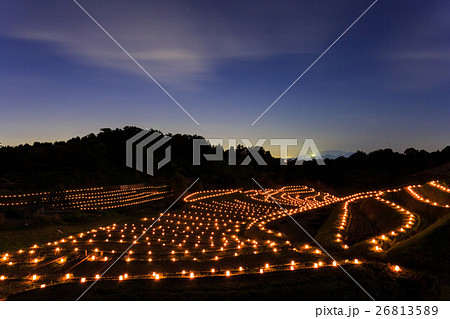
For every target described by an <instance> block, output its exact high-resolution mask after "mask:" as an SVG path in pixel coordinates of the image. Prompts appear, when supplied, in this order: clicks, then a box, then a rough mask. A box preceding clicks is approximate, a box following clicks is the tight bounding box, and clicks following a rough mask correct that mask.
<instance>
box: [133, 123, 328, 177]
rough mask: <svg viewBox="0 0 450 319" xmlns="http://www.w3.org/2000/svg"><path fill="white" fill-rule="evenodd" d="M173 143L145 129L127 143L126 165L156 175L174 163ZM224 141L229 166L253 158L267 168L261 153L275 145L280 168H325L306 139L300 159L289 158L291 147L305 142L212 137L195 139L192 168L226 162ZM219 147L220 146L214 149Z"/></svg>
mask: <svg viewBox="0 0 450 319" xmlns="http://www.w3.org/2000/svg"><path fill="white" fill-rule="evenodd" d="M170 140H171V137H170V136H166V135H163V134H162V133H160V132H155V131H149V130H143V131H141V132H139V133H138V134H136V135H135V136H133V137H132V138H130V139H129V140H127V142H126V165H127V166H128V167H131V168H134V169H136V170H138V171H141V172H144V173H147V174H149V175H154V173H155V170H156V169H160V168H162V167H163V166H164V165H166V164H167V163H169V162H170V161H171V145H169V144H170V143H169V142H170ZM224 142H227V144H228V152H227V159H228V161H227V163H228V165H231V166H233V165H242V166H245V165H249V164H250V162H251V161H252V159H253V160H254V161H255V162H256V163H257V165H267V163H266V161H265V160H264V159H263V157H262V156H261V154H260V152H259V151H260V150H261V148H263V147H265V146H266V147H267V146H268V145H270V146H271V149H272V150H273V148H274V147H277V148H278V149H279V154H280V165H287V164H288V160H291V161H295V163H294V165H302V164H303V162H304V161H311V160H313V159H314V160H316V162H317V164H318V165H325V161H324V160H323V158H322V156H321V154H320V151H319V149H318V148H317V146H316V144H315V143H314V140H313V139H305V140H303V144H302V147H301V149H300V152H299V154H298V156H297V157H294V158H290V159H289V157H288V150H289V147H295V146H298V145H300V144H301V141H300V140H299V139H296V138H271V139H267V138H260V139H258V141H257V142H256V143H255V144H252V142H251V141H250V140H249V139H248V138H240V139H238V138H228V139H222V138H212V139H203V138H197V139H193V140H192V165H195V166H198V165H201V162H202V161H201V160H202V158H204V159H205V160H206V161H223V160H224V157H225V156H224V154H225V151H224V149H223V145H224ZM213 145H216V146H213ZM238 145H242V146H243V147H245V148H246V150H247V151H248V152H247V156H246V157H245V158H244V160H242V161H241V162H239V163H238V162H237V154H236V153H237V152H236V150H237V149H238ZM162 147H165V149H164V154H165V155H164V157H163V158H162V159H160V160H159V161H158V162H157V163H156V160H155V156H154V154H155V152H156V150H158V149H160V148H162ZM207 148H208V150H211V148H212V149H214V150H215V153H213V154H210V153H204V150H205V149H207Z"/></svg>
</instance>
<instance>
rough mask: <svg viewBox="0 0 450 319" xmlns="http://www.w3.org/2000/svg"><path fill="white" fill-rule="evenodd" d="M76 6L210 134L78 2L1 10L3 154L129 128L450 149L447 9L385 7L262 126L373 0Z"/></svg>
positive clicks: (391, 2) (383, 0)
mask: <svg viewBox="0 0 450 319" xmlns="http://www.w3.org/2000/svg"><path fill="white" fill-rule="evenodd" d="M78 2H79V3H80V5H82V6H83V7H84V8H85V9H86V10H87V11H88V12H89V13H90V14H91V15H92V16H93V17H94V18H95V19H97V21H98V22H99V23H100V24H101V25H102V26H103V27H104V28H105V29H106V30H107V31H108V32H109V33H110V34H111V35H112V36H113V37H114V38H115V39H116V40H117V41H118V42H119V43H120V44H121V45H122V46H123V47H124V48H125V49H126V50H127V51H128V52H129V53H130V54H131V55H132V56H133V57H134V58H135V59H136V60H137V61H138V62H139V63H141V64H142V66H143V67H144V68H145V69H146V70H147V71H148V72H149V73H150V74H151V75H152V76H154V77H155V79H157V80H158V81H159V82H160V83H161V85H162V86H163V87H164V88H165V89H166V90H167V91H168V92H169V93H170V94H171V95H172V96H173V97H174V98H175V99H176V100H178V102H179V103H180V104H181V105H182V106H183V107H185V108H186V110H187V111H188V112H189V113H190V114H191V115H192V116H193V117H194V118H195V119H196V120H197V121H198V123H199V124H200V125H199V126H198V125H197V124H196V123H195V122H194V121H193V120H192V119H190V118H189V117H188V116H187V115H186V114H185V113H184V112H183V111H181V110H180V109H179V107H178V106H177V105H176V104H175V103H174V102H173V101H172V100H171V99H170V98H169V97H168V96H167V95H166V94H165V93H164V92H163V91H162V90H161V89H160V88H159V87H158V86H157V85H156V84H155V83H154V82H153V81H152V80H151V79H150V78H149V77H148V76H147V75H145V73H144V72H143V71H142V70H140V69H139V67H138V66H137V65H136V64H135V63H133V61H132V60H131V59H130V58H129V57H128V56H127V55H126V54H125V53H124V52H123V51H122V50H121V49H120V48H119V47H118V46H117V45H116V44H115V43H114V42H113V41H112V40H111V39H110V38H109V37H108V36H107V35H106V34H105V33H104V32H103V31H102V30H101V29H100V28H99V27H98V26H97V25H96V24H95V23H94V22H93V21H92V20H90V18H89V17H88V16H87V15H86V14H85V13H84V12H83V11H82V10H81V9H80V7H78V6H77V5H76V3H75V2H74V1H72V0H54V1H35V0H27V1H20V0H14V1H2V2H1V3H0V97H1V102H0V142H1V143H2V144H3V145H17V144H21V143H33V142H34V141H56V140H66V139H69V138H71V137H74V136H83V135H86V134H88V133H91V132H94V133H97V132H98V131H99V129H100V128H102V127H111V128H116V127H124V126H126V125H132V126H139V127H143V128H154V129H159V130H161V131H163V132H165V133H167V132H171V133H188V134H200V135H203V136H205V137H209V138H216V137H223V138H228V137H237V138H241V137H243V138H258V137H266V138H282V137H286V138H299V139H305V138H313V139H314V141H315V142H316V144H317V146H318V147H319V150H343V151H356V150H364V151H371V150H375V149H378V148H393V149H394V150H397V151H403V150H404V149H405V148H407V147H416V148H419V149H426V150H429V151H431V150H436V149H442V148H443V147H445V146H446V145H449V144H450V129H449V128H450V105H449V98H450V90H449V87H450V19H449V17H450V2H449V1H448V0H433V1H429V0H420V1H415V0H379V1H378V2H377V3H376V4H375V5H374V6H373V7H372V8H371V9H370V10H369V11H368V12H367V14H366V15H365V16H364V17H362V18H361V20H360V21H358V22H357V23H356V24H355V25H354V27H353V28H351V29H350V30H349V31H348V33H346V34H345V35H344V36H343V37H342V38H341V39H340V41H338V42H337V43H336V44H335V45H334V46H333V47H332V48H331V49H330V50H329V51H328V53H327V54H326V55H325V56H323V58H322V59H321V60H320V61H318V62H317V64H316V65H314V67H312V68H311V69H310V70H309V72H308V73H307V74H306V75H305V76H304V77H303V78H302V79H301V80H300V81H298V82H297V83H296V85H295V86H293V87H292V88H291V90H290V91H288V92H287V93H286V95H284V96H283V97H282V98H281V99H280V100H279V102H278V103H276V104H275V105H274V106H273V107H272V108H271V109H270V110H269V111H268V112H267V113H266V114H265V115H264V116H263V117H262V118H261V119H260V120H259V121H258V122H257V123H256V124H255V125H253V126H252V125H251V124H252V123H253V122H254V121H255V120H256V118H257V117H258V116H259V115H260V114H261V113H262V112H263V111H264V110H265V109H266V108H267V107H268V106H269V105H270V104H271V103H272V102H273V101H274V100H275V99H276V98H277V97H278V96H279V95H280V94H281V93H282V92H283V91H284V90H285V89H286V88H287V87H288V86H289V85H290V84H291V83H292V82H293V81H294V80H295V79H296V78H297V77H298V76H299V75H300V74H301V73H302V72H303V71H304V70H305V69H306V68H307V67H308V66H309V65H310V64H311V63H312V62H313V61H314V60H315V59H316V58H317V57H318V56H319V55H320V54H321V53H322V52H323V51H324V50H325V49H326V48H327V47H328V46H329V45H330V44H331V43H332V42H333V41H334V40H336V38H337V37H338V36H339V35H340V34H341V33H342V32H344V30H345V29H346V28H347V27H348V26H349V25H350V24H351V23H352V22H353V21H354V20H355V19H356V18H357V17H358V16H359V15H360V14H361V13H362V12H363V11H364V10H366V9H367V7H369V5H370V4H371V3H372V2H373V0H369V1H366V0H353V1H346V0H327V1H325V0H309V1H299V0H297V1H143V0H142V1H111V0H108V1H87V0H79V1H78ZM296 152H297V153H298V149H297V150H296V149H295V148H292V154H290V155H294V154H295V153H296ZM274 155H277V154H276V151H275V152H274Z"/></svg>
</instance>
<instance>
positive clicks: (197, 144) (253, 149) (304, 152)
mask: <svg viewBox="0 0 450 319" xmlns="http://www.w3.org/2000/svg"><path fill="white" fill-rule="evenodd" d="M236 141H237V139H228V146H229V152H228V165H237V164H236V151H235V150H236V144H237V142H236ZM266 141H267V139H264V138H261V139H259V140H258V141H257V142H256V144H254V145H253V144H252V143H251V142H250V140H249V139H246V138H242V139H241V142H242V144H243V145H244V146H245V147H246V148H247V150H248V153H249V154H248V155H247V157H246V158H245V159H244V160H243V161H242V163H240V165H244V166H245V165H248V164H249V163H250V162H251V160H252V158H253V159H254V160H255V161H256V163H257V164H258V165H267V163H266V162H265V161H264V159H263V158H262V156H261V154H260V153H259V150H260V149H261V147H263V145H264V144H265V143H266ZM223 142H224V140H223V139H220V138H216V139H209V140H208V141H206V140H204V139H194V140H193V165H200V162H201V156H202V152H201V146H210V145H218V146H217V147H216V149H215V154H203V157H204V158H205V159H206V160H207V161H223V155H224V151H223V147H222V146H221V145H223ZM269 143H270V145H271V146H278V147H279V149H280V165H287V160H288V147H289V146H297V145H298V140H297V139H296V138H272V139H270V141H269ZM313 159H314V160H316V162H317V164H318V165H325V161H324V160H323V158H322V155H321V154H320V152H319V149H318V148H317V146H316V144H315V143H314V140H313V139H310V138H309V139H305V141H304V142H303V145H302V148H301V150H300V153H299V154H298V156H297V158H296V159H295V165H302V164H303V162H304V161H311V160H313Z"/></svg>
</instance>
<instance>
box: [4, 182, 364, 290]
mask: <svg viewBox="0 0 450 319" xmlns="http://www.w3.org/2000/svg"><path fill="white" fill-rule="evenodd" d="M270 194H271V196H273V197H274V198H276V200H277V201H279V202H280V203H282V204H283V205H284V206H285V208H286V209H287V211H288V212H289V214H292V215H295V214H300V213H310V212H309V211H310V210H312V209H315V208H318V207H322V206H324V205H329V204H331V203H335V202H338V201H340V200H341V199H340V198H337V197H334V196H332V195H330V194H327V193H320V192H316V191H315V190H314V189H308V188H306V187H283V188H281V189H278V190H271V193H270ZM184 201H185V202H186V203H187V206H186V208H185V209H184V210H173V211H169V212H168V213H166V214H165V215H164V216H161V218H160V219H159V220H158V221H157V222H156V223H155V224H154V226H153V227H152V228H150V229H149V226H150V225H152V224H153V223H154V221H155V219H156V217H152V218H144V219H142V220H140V221H139V222H136V223H131V224H124V225H117V224H113V225H110V226H106V227H99V228H97V229H92V230H90V231H87V232H84V233H79V234H77V235H71V236H68V237H65V238H62V239H60V240H58V241H54V242H49V243H46V244H36V245H34V246H33V247H30V248H28V249H22V250H20V251H18V252H15V253H8V254H4V255H3V256H2V259H1V261H2V264H1V265H0V275H1V276H2V277H0V280H22V281H26V282H28V283H29V284H30V283H31V284H30V286H33V287H37V286H40V285H45V287H48V286H49V285H52V284H57V283H61V282H71V281H76V282H81V283H85V282H88V281H92V280H95V279H96V278H98V277H99V275H100V274H101V273H102V272H103V271H104V270H105V269H107V268H108V267H109V266H110V265H111V264H112V263H113V262H114V261H115V260H116V259H117V258H119V256H120V255H121V254H122V252H123V251H125V250H126V249H127V247H129V245H130V244H134V246H133V247H132V249H131V250H129V251H128V252H127V253H126V254H125V255H124V256H123V258H121V259H120V260H119V261H117V263H116V264H115V265H114V267H112V268H111V269H110V270H109V271H108V273H107V274H106V275H105V277H104V278H105V279H109V280H119V281H122V280H126V279H137V278H139V279H161V278H165V277H184V278H195V277H199V276H232V275H236V274H248V273H259V274H263V273H265V272H270V271H279V270H296V269H304V268H319V267H324V266H331V267H333V266H337V263H336V262H332V260H331V259H330V258H329V257H328V256H326V255H325V254H324V253H323V252H322V251H321V250H320V249H318V248H317V247H314V245H312V244H311V243H304V244H302V245H301V246H297V247H294V246H293V245H292V244H291V243H290V241H289V240H287V238H286V236H285V235H284V234H282V233H279V232H274V231H272V230H270V229H269V228H270V227H267V225H268V223H270V222H272V221H275V220H277V219H280V218H283V217H287V215H286V213H285V212H284V211H283V210H281V209H280V208H279V207H278V206H277V205H276V204H275V203H274V202H273V200H272V199H271V198H270V197H268V196H267V195H266V194H264V193H262V192H258V191H256V190H255V191H247V192H242V191H241V190H239V189H233V190H215V191H205V192H197V193H193V194H190V195H188V196H186V197H185V198H184ZM147 230H148V231H147ZM146 231H147V232H146ZM299 231H300V230H299ZM143 233H145V235H144V236H143V237H142V238H141V239H140V240H139V241H137V239H138V238H139V236H140V235H141V234H143ZM345 262H349V263H359V261H356V262H355V261H352V262H350V261H343V262H342V263H345ZM33 283H34V285H33Z"/></svg>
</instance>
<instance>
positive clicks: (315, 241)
mask: <svg viewBox="0 0 450 319" xmlns="http://www.w3.org/2000/svg"><path fill="white" fill-rule="evenodd" d="M252 180H253V181H254V182H255V183H256V185H258V186H259V188H261V189H262V190H263V192H265V193H266V194H267V195H268V197H270V199H271V200H273V201H274V203H275V204H277V206H278V207H280V208H281V209H282V210H283V211H284V212H285V214H286V215H288V216H289V217H290V218H291V219H292V220H293V221H294V222H295V223H296V224H297V226H298V227H300V229H301V230H303V232H304V233H305V234H306V235H308V237H309V238H311V240H312V241H313V242H314V243H315V244H316V245H317V246H319V247H320V249H322V251H324V252H325V253H326V254H327V255H328V257H330V258H331V259H332V260H333V261H335V262H336V265H338V267H339V268H341V269H342V271H343V272H345V273H346V274H347V276H348V277H349V278H350V279H351V280H353V281H354V282H355V284H357V285H358V287H359V288H361V290H362V291H364V293H365V294H366V295H367V296H368V297H369V298H370V299H372V300H373V301H375V299H374V298H373V297H372V296H371V295H370V294H369V293H368V292H367V291H366V290H365V289H364V288H363V286H361V285H360V284H359V282H357V281H356V279H355V278H353V277H352V276H351V275H350V274H349V273H348V272H347V271H346V270H345V269H344V268H343V267H342V266H341V265H340V264H339V263H338V262H337V261H336V260H335V259H334V258H333V256H331V255H330V254H329V253H328V252H327V251H326V250H325V248H323V247H322V245H320V244H319V243H318V242H317V240H316V239H315V238H314V237H313V236H311V235H310V234H309V233H308V232H307V231H306V229H304V228H303V227H302V225H300V224H299V223H298V222H297V221H296V220H295V219H294V217H292V216H291V215H290V214H289V213H288V212H287V210H286V209H284V207H282V206H281V205H280V204H279V203H278V202H277V201H276V200H275V198H273V197H272V195H270V194H269V193H268V192H267V191H266V190H265V189H264V187H262V186H261V185H260V184H259V183H258V182H257V181H256V180H255V179H254V178H253V177H252Z"/></svg>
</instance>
